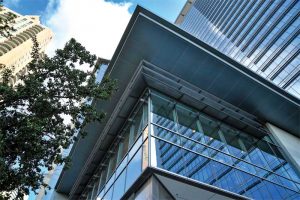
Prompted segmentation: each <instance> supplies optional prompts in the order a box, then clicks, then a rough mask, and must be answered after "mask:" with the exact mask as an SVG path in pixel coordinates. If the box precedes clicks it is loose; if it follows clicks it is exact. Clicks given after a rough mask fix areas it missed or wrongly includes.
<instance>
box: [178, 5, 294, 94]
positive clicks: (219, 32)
mask: <svg viewBox="0 0 300 200" xmlns="http://www.w3.org/2000/svg"><path fill="white" fill-rule="evenodd" d="M299 16H300V1H293V0H289V1H285V0H275V1H247V0H239V1H218V0H209V1H207V0H188V1H187V3H186V4H185V6H184V8H183V9H182V11H181V13H180V14H179V16H178V18H177V20H176V22H175V23H176V24H177V25H179V26H180V27H181V28H182V29H184V30H185V31H187V32H189V33H190V34H192V35H193V36H195V37H196V38H198V39H200V40H202V41H203V42H205V43H207V44H209V45H210V46H212V47H214V48H216V49H217V50H219V51H220V52H221V53H223V54H225V55H227V56H229V57H231V58H232V59H234V60H235V61H237V62H239V63H241V64H242V65H244V66H246V67H248V68H250V69H251V70H252V71H254V72H256V73H258V74H259V75H261V76H262V77H264V78H266V79H267V80H269V81H271V82H273V83H274V84H276V85H278V86H279V87H281V88H283V89H285V90H287V91H288V92H290V93H291V94H293V95H295V96H296V97H298V98H300V56H299V55H300V49H299V47H300V17H299Z"/></svg>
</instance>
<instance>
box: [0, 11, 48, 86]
mask: <svg viewBox="0 0 300 200" xmlns="http://www.w3.org/2000/svg"><path fill="white" fill-rule="evenodd" d="M12 14H13V15H15V16H16V17H15V18H14V20H13V22H12V23H10V24H9V26H11V27H13V30H11V31H10V37H3V36H0V64H4V65H5V67H6V68H9V69H12V71H13V76H14V78H13V80H11V81H12V84H15V83H16V81H17V80H18V76H19V75H20V74H24V73H26V71H27V68H26V65H27V64H28V63H29V62H30V61H31V50H32V45H33V42H32V37H36V38H37V41H38V43H39V47H40V49H41V52H44V51H45V48H46V46H47V45H48V43H49V42H50V40H51V39H52V35H53V34H52V32H51V30H50V29H49V28H47V27H45V26H43V25H41V24H40V20H39V16H32V15H25V16H22V15H20V14H18V13H16V12H14V11H12V10H10V9H8V8H6V7H1V8H0V18H1V19H4V20H5V19H7V18H8V17H9V16H10V15H12ZM0 70H1V69H0Z"/></svg>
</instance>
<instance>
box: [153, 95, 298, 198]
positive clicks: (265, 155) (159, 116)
mask: <svg viewBox="0 0 300 200" xmlns="http://www.w3.org/2000/svg"><path fill="white" fill-rule="evenodd" d="M150 103H151V105H150V106H151V113H150V122H151V127H150V130H151V131H150V133H151V146H150V148H151V154H150V156H151V165H152V166H154V167H158V168H161V169H164V170H166V171H169V172H172V173H175V174H177V175H181V176H184V177H187V178H191V179H193V180H197V181H200V182H203V183H206V184H209V185H213V186H216V187H219V188H222V189H225V190H228V191H231V192H234V193H237V194H240V195H244V196H247V197H250V198H253V199H300V193H299V192H300V178H299V175H298V174H297V173H296V171H295V170H294V168H293V167H292V166H291V165H290V164H289V163H288V162H287V161H286V160H285V159H284V157H283V155H282V153H281V150H280V147H278V146H276V145H275V144H274V143H273V142H272V141H271V140H270V138H269V137H265V138H261V139H258V138H254V137H253V136H251V135H249V134H247V133H244V132H241V131H238V130H235V129H234V128H232V127H230V126H228V125H225V124H223V123H221V122H218V121H216V120H214V119H212V118H210V117H207V116H205V115H203V114H201V113H199V112H197V111H196V110H193V109H191V108H189V107H187V106H185V105H183V104H180V103H179V102H176V101H174V100H172V99H170V98H168V97H166V96H163V95H161V94H159V93H157V92H154V91H152V92H151V97H150Z"/></svg>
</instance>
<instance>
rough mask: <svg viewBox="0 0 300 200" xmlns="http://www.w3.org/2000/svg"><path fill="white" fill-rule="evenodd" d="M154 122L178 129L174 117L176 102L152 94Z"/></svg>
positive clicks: (171, 128)
mask: <svg viewBox="0 0 300 200" xmlns="http://www.w3.org/2000/svg"><path fill="white" fill-rule="evenodd" d="M151 100H152V109H151V111H152V122H153V123H156V124H159V125H161V126H164V127H166V128H168V129H170V130H174V131H176V124H175V119H174V107H175V104H174V103H173V102H171V101H169V100H167V99H165V98H163V97H160V96H157V95H155V94H152V96H151Z"/></svg>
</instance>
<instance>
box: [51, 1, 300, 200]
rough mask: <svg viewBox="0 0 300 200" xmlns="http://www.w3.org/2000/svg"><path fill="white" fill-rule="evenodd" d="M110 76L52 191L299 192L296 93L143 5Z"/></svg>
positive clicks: (158, 194)
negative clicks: (106, 95)
mask: <svg viewBox="0 0 300 200" xmlns="http://www.w3.org/2000/svg"><path fill="white" fill-rule="evenodd" d="M220 2H223V1H220ZM224 2H227V1H224ZM249 2H252V1H249ZM254 2H256V1H254ZM106 74H107V75H108V76H109V77H110V78H111V79H116V80H118V90H117V91H116V92H115V93H114V94H113V95H112V97H111V98H110V99H109V100H108V101H103V100H97V99H94V100H93V102H92V105H94V106H95V107H96V109H98V110H101V111H104V112H105V113H106V117H105V119H104V120H103V121H102V122H101V123H98V122H92V123H89V124H87V125H86V126H85V127H84V129H85V131H86V132H87V136H85V137H84V138H80V139H79V140H77V141H76V142H75V144H74V145H73V146H72V149H71V151H70V157H71V160H72V165H71V167H70V168H69V169H66V170H63V171H62V173H61V174H60V176H59V179H58V182H57V183H56V186H55V190H56V191H55V194H56V195H53V196H52V197H51V198H50V199H53V200H54V199H55V200H60V199H72V200H73V199H84V200H100V199H101V200H102V199H105V200H119V199H129V200H141V199H149V200H150V199H151V200H152V199H153V200H156V199H157V200H158V199H163V200H173V199H174V200H182V199H185V200H195V199H201V200H229V199H261V200H265V199H268V200H269V199H274V200H278V199H300V175H299V171H300V158H299V144H300V139H299V138H300V132H299V130H300V124H299V118H300V112H299V108H300V100H299V99H298V98H296V97H295V96H293V95H291V94H289V93H287V92H286V91H285V90H283V89H281V88H279V87H277V86H276V85H274V84H272V83H270V82H269V81H267V80H266V79H264V78H262V77H261V76H259V75H258V74H256V73H254V72H252V71H251V70H249V69H248V68H246V67H244V66H243V65H241V64H239V63H238V62H235V61H234V60H233V59H231V58H230V57H228V56H226V55H224V54H222V53H220V52H219V51H217V50H216V49H214V48H212V47H211V46H209V45H207V44H206V43H204V42H202V41H201V40H199V39H197V38H195V37H193V36H192V35H190V34H189V33H187V32H185V31H184V30H182V29H180V28H179V27H178V26H176V25H174V24H171V23H169V22H167V21H165V20H163V19H162V18H160V17H158V16H156V15H154V14H153V13H151V12H149V11H147V10H145V9H143V8H141V7H137V9H136V10H135V12H134V13H133V15H132V18H131V20H130V22H129V24H128V26H127V28H126V30H125V32H124V34H123V36H122V38H121V40H120V43H119V45H118V47H117V49H116V51H115V53H114V55H113V57H112V59H111V61H110V63H109V65H108V68H107V71H106Z"/></svg>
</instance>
